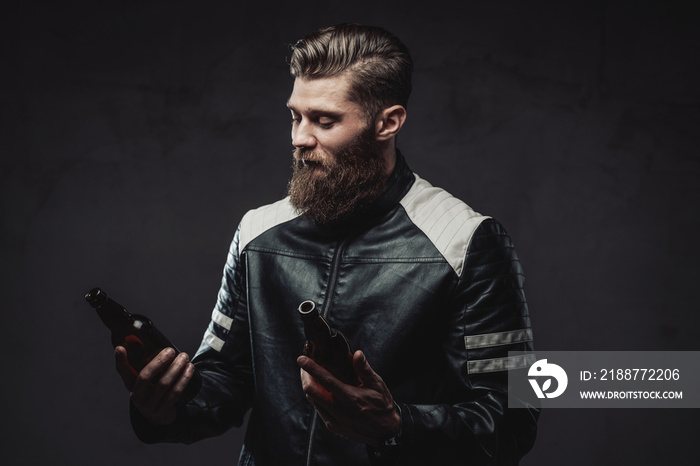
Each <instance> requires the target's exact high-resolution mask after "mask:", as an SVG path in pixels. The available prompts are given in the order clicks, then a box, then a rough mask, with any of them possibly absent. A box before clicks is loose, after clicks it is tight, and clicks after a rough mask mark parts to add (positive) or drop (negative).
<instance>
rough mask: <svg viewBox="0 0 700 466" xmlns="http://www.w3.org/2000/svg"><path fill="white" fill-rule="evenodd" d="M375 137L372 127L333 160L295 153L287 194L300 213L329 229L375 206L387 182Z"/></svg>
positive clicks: (312, 154) (335, 155) (304, 151)
mask: <svg viewBox="0 0 700 466" xmlns="http://www.w3.org/2000/svg"><path fill="white" fill-rule="evenodd" d="M374 136H375V135H374V131H373V128H372V126H369V127H368V128H367V129H365V130H363V131H362V132H361V133H360V134H359V135H358V136H357V137H356V138H355V139H354V140H352V141H351V142H349V143H348V144H347V145H346V146H344V147H342V148H341V149H339V150H338V151H337V152H336V153H334V154H333V155H334V157H333V158H332V160H328V159H324V158H322V157H321V156H319V155H318V154H316V153H314V151H313V150H310V149H299V148H298V149H296V150H295V151H294V161H293V164H292V168H293V174H292V179H291V180H290V182H289V186H288V190H287V193H288V195H289V198H290V202H291V204H292V207H293V208H294V209H295V210H296V211H297V213H300V214H301V215H304V216H307V217H309V218H311V219H313V220H314V221H315V222H317V223H320V224H324V225H328V224H334V223H337V222H339V221H340V220H343V219H346V218H349V217H354V216H355V214H357V213H359V212H361V211H362V210H364V209H366V208H367V207H368V206H370V205H372V204H373V203H374V201H376V200H377V199H378V198H379V196H380V195H381V194H382V192H383V191H384V186H385V184H386V180H387V178H388V176H387V175H386V174H385V173H384V170H385V165H384V159H383V158H382V156H381V154H380V150H379V143H378V141H377V140H376V139H375V138H374ZM302 159H304V160H306V163H304V162H303V161H302Z"/></svg>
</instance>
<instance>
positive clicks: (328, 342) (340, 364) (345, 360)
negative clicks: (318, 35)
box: [298, 301, 360, 385]
mask: <svg viewBox="0 0 700 466" xmlns="http://www.w3.org/2000/svg"><path fill="white" fill-rule="evenodd" d="M298 310H299V316H300V317H301V320H302V322H303V323H304V334H305V336H306V343H305V344H304V354H305V355H306V356H308V357H310V358H311V359H313V360H314V361H315V362H316V363H317V364H318V365H320V366H323V367H325V368H326V370H328V372H330V373H331V374H333V375H334V376H336V377H337V378H338V379H339V380H341V381H343V382H345V383H347V384H350V385H360V381H359V379H358V378H357V375H356V374H355V370H354V369H353V367H352V351H351V350H350V343H349V342H348V339H347V338H346V337H345V335H343V334H342V333H341V332H339V331H338V330H335V329H333V328H331V327H330V325H328V322H326V320H325V319H324V318H323V317H322V316H321V314H320V313H319V312H318V308H317V307H316V303H314V302H313V301H304V302H303V303H301V304H300V305H299V309H298Z"/></svg>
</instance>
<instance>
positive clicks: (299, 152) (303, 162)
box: [292, 148, 329, 168]
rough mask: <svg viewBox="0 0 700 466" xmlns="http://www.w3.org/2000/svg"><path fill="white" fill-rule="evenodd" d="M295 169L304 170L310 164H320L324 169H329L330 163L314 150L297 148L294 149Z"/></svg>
mask: <svg viewBox="0 0 700 466" xmlns="http://www.w3.org/2000/svg"><path fill="white" fill-rule="evenodd" d="M292 155H293V156H294V163H293V165H294V167H295V168H304V167H307V166H308V164H309V163H313V164H318V165H320V166H321V167H323V168H327V166H328V165H329V164H328V161H327V160H324V158H323V157H321V156H320V155H319V154H317V153H316V152H314V151H313V149H304V148H297V149H294V151H293V154H292Z"/></svg>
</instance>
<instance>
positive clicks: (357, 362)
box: [352, 350, 383, 388]
mask: <svg viewBox="0 0 700 466" xmlns="http://www.w3.org/2000/svg"><path fill="white" fill-rule="evenodd" d="M352 365H353V367H354V368H355V373H356V374H357V376H358V377H359V378H360V380H361V381H362V384H363V385H364V386H365V387H369V388H381V386H382V385H383V382H382V379H381V377H379V375H377V373H376V372H374V370H373V369H372V366H370V365H369V362H368V361H367V357H366V356H365V353H363V352H362V351H361V350H357V351H355V354H353V356H352Z"/></svg>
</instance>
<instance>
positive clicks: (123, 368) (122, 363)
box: [114, 346, 138, 391]
mask: <svg viewBox="0 0 700 466" xmlns="http://www.w3.org/2000/svg"><path fill="white" fill-rule="evenodd" d="M114 360H115V364H116V366H117V372H118V373H119V375H120V376H121V378H122V381H123V382H124V386H125V387H126V389H127V390H129V391H131V387H133V386H134V382H136V377H137V376H138V373H137V372H136V369H134V368H133V367H131V364H129V359H128V357H127V353H126V348H124V347H123V346H117V347H116V348H115V349H114Z"/></svg>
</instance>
